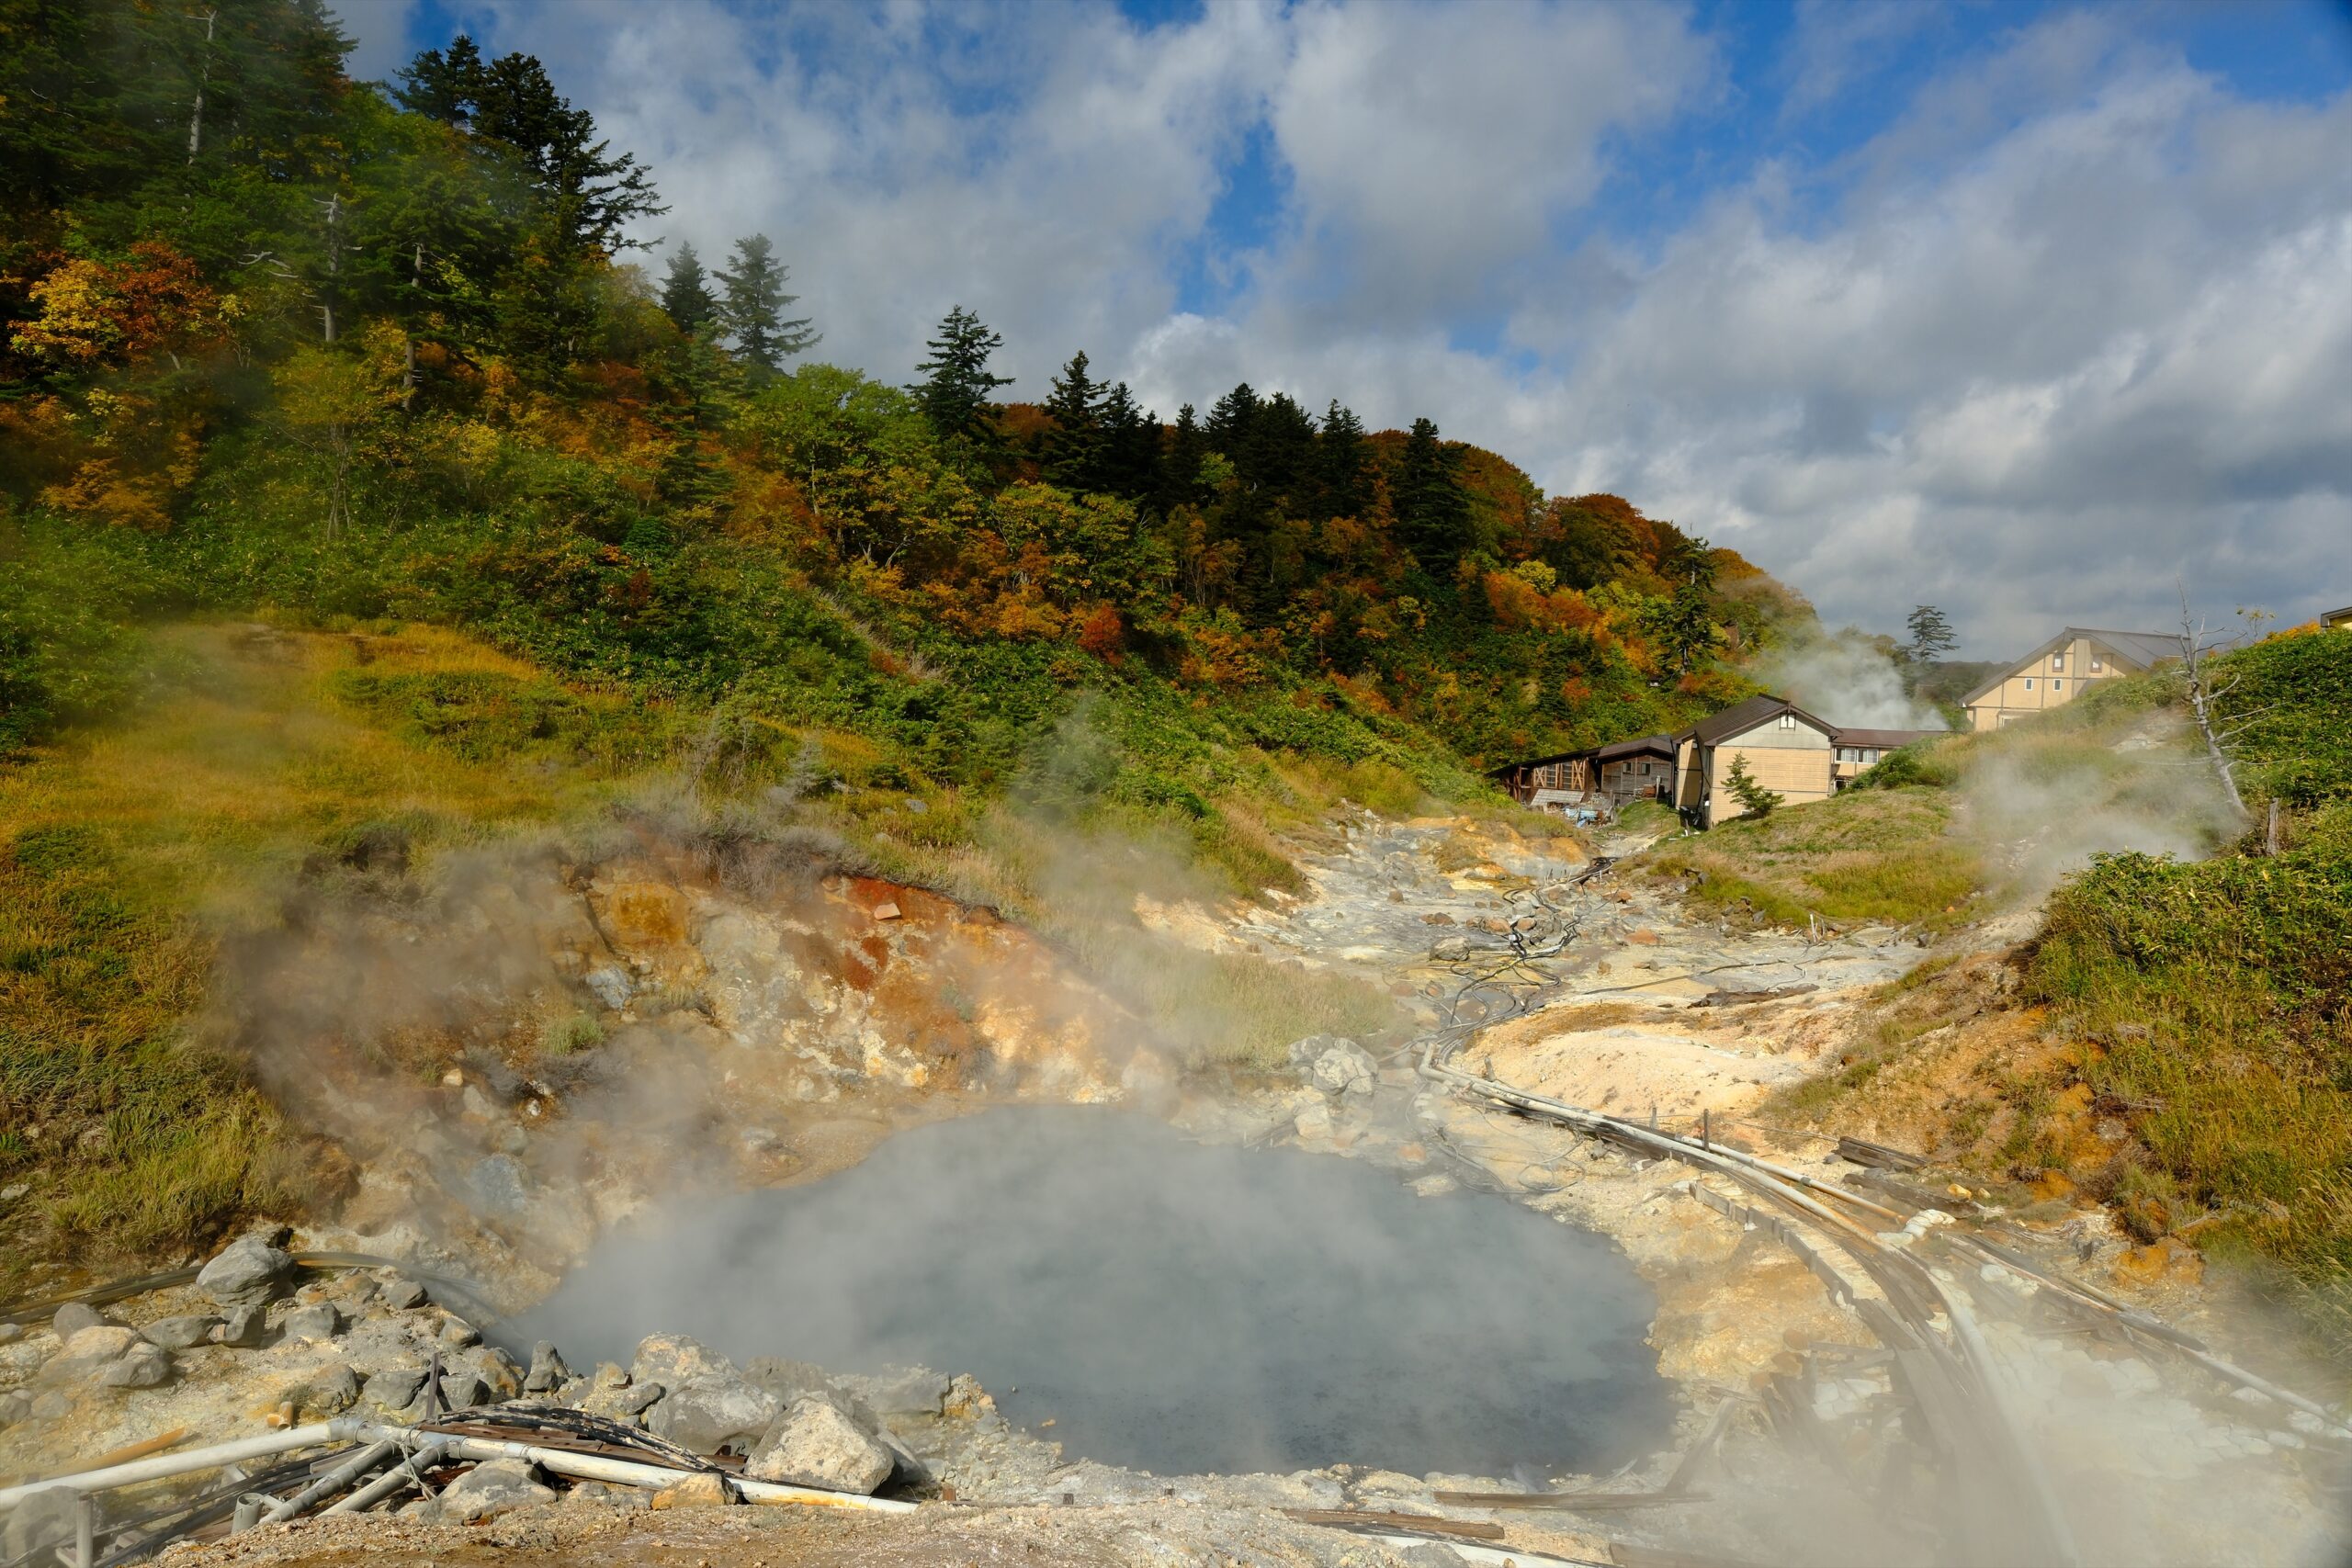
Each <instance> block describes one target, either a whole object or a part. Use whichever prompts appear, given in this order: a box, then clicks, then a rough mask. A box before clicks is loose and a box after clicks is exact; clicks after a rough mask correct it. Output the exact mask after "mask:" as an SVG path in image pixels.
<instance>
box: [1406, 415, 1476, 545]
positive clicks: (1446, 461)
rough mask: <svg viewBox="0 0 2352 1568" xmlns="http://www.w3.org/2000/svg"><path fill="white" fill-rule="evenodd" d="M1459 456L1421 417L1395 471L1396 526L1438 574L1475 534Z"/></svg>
mask: <svg viewBox="0 0 2352 1568" xmlns="http://www.w3.org/2000/svg"><path fill="white" fill-rule="evenodd" d="M1456 466H1457V460H1456V454H1455V453H1453V451H1452V450H1450V449H1449V448H1448V447H1447V446H1446V445H1445V444H1444V443H1443V442H1442V441H1440V440H1439V439H1438V434H1437V426H1436V424H1434V423H1431V422H1430V420H1428V419H1417V420H1415V421H1414V422H1413V428H1412V431H1411V433H1410V434H1408V435H1407V436H1406V438H1405V452H1404V456H1403V458H1402V460H1401V461H1400V462H1399V463H1398V465H1397V485H1396V498H1397V528H1398V531H1399V532H1400V533H1401V534H1402V535H1403V536H1404V541H1405V547H1406V548H1408V549H1409V550H1411V551H1412V552H1413V555H1414V558H1416V559H1418V560H1419V562H1420V563H1421V565H1422V567H1423V568H1424V569H1425V570H1428V571H1429V572H1430V573H1431V574H1432V575H1435V574H1436V573H1438V572H1439V571H1440V570H1441V569H1442V568H1444V567H1446V566H1449V565H1451V564H1452V563H1453V560H1454V559H1455V558H1458V557H1459V556H1460V555H1461V553H1462V551H1463V548H1464V546H1465V545H1467V544H1468V543H1469V535H1470V496H1469V493H1468V492H1467V491H1464V489H1463V488H1462V481H1461V479H1459V478H1458V477H1457V476H1456V474H1455V468H1456Z"/></svg>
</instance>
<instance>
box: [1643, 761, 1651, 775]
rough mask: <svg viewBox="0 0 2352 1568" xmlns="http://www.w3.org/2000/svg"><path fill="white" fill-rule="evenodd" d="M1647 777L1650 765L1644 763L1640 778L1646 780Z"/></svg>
mask: <svg viewBox="0 0 2352 1568" xmlns="http://www.w3.org/2000/svg"><path fill="white" fill-rule="evenodd" d="M1649 776H1650V764H1649V763H1647V762H1644V763H1643V764H1642V777H1644V778H1647V777H1649Z"/></svg>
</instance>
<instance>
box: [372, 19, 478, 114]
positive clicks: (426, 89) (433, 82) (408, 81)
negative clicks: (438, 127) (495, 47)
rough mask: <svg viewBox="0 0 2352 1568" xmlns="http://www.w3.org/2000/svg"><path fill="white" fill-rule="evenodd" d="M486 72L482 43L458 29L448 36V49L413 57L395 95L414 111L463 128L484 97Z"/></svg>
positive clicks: (401, 77) (401, 75) (394, 91)
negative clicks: (484, 75)
mask: <svg viewBox="0 0 2352 1568" xmlns="http://www.w3.org/2000/svg"><path fill="white" fill-rule="evenodd" d="M483 73H484V67H483V65H482V59H481V46H480V45H479V44H477V43H475V42H474V40H473V39H470V38H469V37H467V36H466V35H465V34H464V33H459V34H458V36H457V37H456V38H454V39H450V40H449V52H448V53H447V54H444V53H442V52H441V51H439V50H437V49H428V50H425V51H424V52H422V53H420V54H419V55H418V56H417V57H416V58H415V59H414V60H412V61H410V62H408V64H407V66H406V67H405V68H404V69H402V71H401V73H400V85H399V86H397V87H394V88H393V89H392V96H393V98H394V99H396V100H397V101H398V102H399V104H400V106H401V107H402V108H404V109H407V110H409V111H411V112H412V113H414V114H421V115H424V116H425V117H427V118H432V119H437V120H439V121H440V122H441V123H442V124H444V125H449V126H455V127H457V128H458V130H466V129H468V128H469V126H470V125H471V124H472V123H473V114H474V106H475V105H476V104H478V103H480V102H481V93H482V80H483Z"/></svg>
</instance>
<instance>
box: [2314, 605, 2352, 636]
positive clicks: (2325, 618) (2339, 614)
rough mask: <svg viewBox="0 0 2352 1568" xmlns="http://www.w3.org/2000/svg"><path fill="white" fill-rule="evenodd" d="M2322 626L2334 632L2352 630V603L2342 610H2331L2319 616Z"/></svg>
mask: <svg viewBox="0 0 2352 1568" xmlns="http://www.w3.org/2000/svg"><path fill="white" fill-rule="evenodd" d="M2319 624H2320V626H2322V627H2323V628H2324V629H2325V630H2327V631H2332V632H2352V604H2346V605H2345V606H2344V608H2342V609H2341V610H2329V611H2327V612H2325V613H2324V614H2323V615H2321V616H2320V618H2319Z"/></svg>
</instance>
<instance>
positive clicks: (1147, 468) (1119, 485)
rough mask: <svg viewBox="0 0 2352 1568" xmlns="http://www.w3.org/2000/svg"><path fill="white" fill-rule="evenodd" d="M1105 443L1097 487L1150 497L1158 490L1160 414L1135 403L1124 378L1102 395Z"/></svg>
mask: <svg viewBox="0 0 2352 1568" xmlns="http://www.w3.org/2000/svg"><path fill="white" fill-rule="evenodd" d="M1100 424H1101V429H1102V433H1103V439H1102V445H1101V446H1100V448H1099V449H1098V451H1097V453H1096V457H1095V477H1096V479H1097V480H1098V483H1097V486H1096V488H1097V489H1099V490H1101V491H1103V492H1104V493H1106V494H1109V495H1124V496H1128V497H1132V498H1135V499H1139V500H1148V498H1149V497H1151V496H1153V495H1155V494H1157V493H1158V492H1159V443H1160V430H1159V415H1158V414H1156V413H1153V412H1150V411H1149V410H1148V409H1145V408H1143V407H1141V406H1139V405H1138V404H1137V403H1136V396H1135V394H1134V393H1133V392H1131V391H1129V390H1128V389H1127V384H1126V383H1125V381H1121V382H1119V383H1118V384H1117V385H1116V386H1114V387H1113V388H1112V389H1110V390H1109V391H1108V392H1106V393H1104V394H1103V415H1102V419H1101V422H1100Z"/></svg>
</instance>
